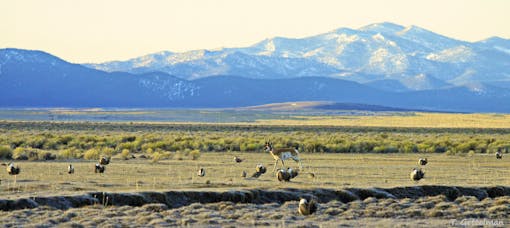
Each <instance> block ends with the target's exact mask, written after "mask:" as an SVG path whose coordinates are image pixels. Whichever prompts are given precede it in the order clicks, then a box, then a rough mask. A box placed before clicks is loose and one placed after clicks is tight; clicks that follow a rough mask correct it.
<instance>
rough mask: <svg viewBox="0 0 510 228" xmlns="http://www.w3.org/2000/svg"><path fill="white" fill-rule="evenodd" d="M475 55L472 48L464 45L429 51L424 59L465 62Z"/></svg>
mask: <svg viewBox="0 0 510 228" xmlns="http://www.w3.org/2000/svg"><path fill="white" fill-rule="evenodd" d="M474 56H475V54H474V52H473V50H472V49H471V48H469V47H466V46H464V45H461V46H458V47H454V48H449V49H446V50H442V51H440V52H438V53H430V54H429V55H427V57H426V59H428V60H432V61H438V62H449V63H452V62H460V63H465V62H468V61H471V60H472V58H473V57H474Z"/></svg>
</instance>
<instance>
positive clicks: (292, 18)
mask: <svg viewBox="0 0 510 228" xmlns="http://www.w3.org/2000/svg"><path fill="white" fill-rule="evenodd" d="M384 21H389V22H394V23H397V24H401V25H403V26H409V25H417V26H420V27H423V28H426V29H429V30H432V31H434V32H437V33H440V34H443V35H446V36H450V37H453V38H456V39H460V40H466V41H478V40H482V39H485V38H488V37H490V36H500V37H503V38H506V39H508V38H510V25H509V21H510V1H507V0H426V1H414V0H373V1H368V0H350V1H343V0H336V1H335V0H310V1H304V0H302V1H300V0H280V1H277V0H254V1H243V0H182V1H180V0H179V1H177V0H175V1H172V0H168V1H166V0H147V1H129V0H47V1H41V0H12V1H11V0H0V31H2V32H1V36H0V48H5V47H15V48H24V49H37V50H43V51H47V52H50V53H52V54H55V55H57V56H59V57H62V58H64V59H66V60H69V61H72V62H78V63H82V62H101V61H108V60H124V59H128V58H131V57H136V56H140V55H144V54H148V53H153V52H158V51H163V50H169V51H175V52H182V51H187V50H194V49H215V48H220V47H241V46H248V45H251V44H254V43H256V42H258V41H260V40H262V39H265V38H270V37H274V36H283V37H295V38H299V37H305V36H310V35H315V34H319V33H324V32H327V31H330V30H333V29H336V28H339V27H349V28H359V27H362V26H364V25H367V24H371V23H378V22H384Z"/></svg>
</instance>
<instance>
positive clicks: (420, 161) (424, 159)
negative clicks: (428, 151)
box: [418, 158, 429, 165]
mask: <svg viewBox="0 0 510 228" xmlns="http://www.w3.org/2000/svg"><path fill="white" fill-rule="evenodd" d="M428 162H429V161H428V160H427V158H420V159H419V160H418V163H419V164H420V165H426V164H427V163H428Z"/></svg>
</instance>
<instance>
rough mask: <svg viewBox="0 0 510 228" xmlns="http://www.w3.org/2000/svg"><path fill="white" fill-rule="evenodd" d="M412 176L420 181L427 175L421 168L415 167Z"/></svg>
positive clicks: (412, 178)
mask: <svg viewBox="0 0 510 228" xmlns="http://www.w3.org/2000/svg"><path fill="white" fill-rule="evenodd" d="M410 177H411V180H414V181H419V180H421V179H422V178H423V177H425V173H424V172H423V171H422V170H421V169H417V168H414V169H413V171H412V172H411V175H410Z"/></svg>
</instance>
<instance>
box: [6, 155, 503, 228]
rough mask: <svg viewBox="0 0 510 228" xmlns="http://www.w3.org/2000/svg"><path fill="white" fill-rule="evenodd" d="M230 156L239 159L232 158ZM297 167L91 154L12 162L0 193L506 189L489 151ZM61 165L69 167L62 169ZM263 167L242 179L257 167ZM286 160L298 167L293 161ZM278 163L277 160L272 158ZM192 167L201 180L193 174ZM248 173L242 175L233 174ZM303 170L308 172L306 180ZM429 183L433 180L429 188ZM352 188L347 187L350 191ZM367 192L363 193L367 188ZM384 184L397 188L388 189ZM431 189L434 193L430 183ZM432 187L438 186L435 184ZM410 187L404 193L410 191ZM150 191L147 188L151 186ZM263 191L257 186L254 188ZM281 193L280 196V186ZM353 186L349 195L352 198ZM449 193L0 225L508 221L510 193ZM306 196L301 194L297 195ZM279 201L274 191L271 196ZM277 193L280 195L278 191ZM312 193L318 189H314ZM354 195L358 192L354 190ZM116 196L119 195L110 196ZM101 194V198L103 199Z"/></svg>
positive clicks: (62, 212)
mask: <svg viewBox="0 0 510 228" xmlns="http://www.w3.org/2000/svg"><path fill="white" fill-rule="evenodd" d="M233 156H239V157H241V158H243V159H244V161H243V162H241V163H235V162H234V160H233ZM301 157H302V159H303V164H304V170H301V172H300V174H299V176H298V177H296V178H294V179H292V180H291V181H290V182H279V181H278V180H277V179H276V177H275V175H273V174H272V173H271V169H272V167H273V164H274V163H273V162H272V158H271V156H270V155H269V154H267V153H230V152H224V153H212V152H211V153H204V154H202V156H201V157H200V158H199V159H198V160H161V161H158V162H156V163H153V162H151V160H150V159H132V160H128V161H125V160H120V159H114V160H113V161H112V162H111V163H110V164H109V165H108V166H107V167H106V171H105V173H104V174H96V173H94V171H93V166H94V162H92V161H55V162H17V164H18V165H19V166H20V167H21V170H22V171H21V174H20V175H19V176H18V177H17V180H16V181H17V182H16V184H14V182H13V181H14V180H13V177H12V176H8V175H7V173H5V172H2V174H1V176H0V178H1V180H2V182H1V186H0V188H1V192H0V198H2V199H6V200H16V199H23V198H24V199H31V198H34V199H35V197H41V196H44V197H51V196H69V195H83V194H87V192H109V193H137V192H145V193H147V194H149V192H163V193H164V192H165V191H169V190H171V191H177V192H178V191H191V192H210V191H212V192H225V191H247V190H257V191H259V190H260V191H266V190H267V191H272V190H276V191H278V189H283V190H285V189H287V190H286V191H289V190H288V189H296V190H290V191H291V192H292V191H297V190H302V191H303V192H307V191H313V189H333V190H334V189H337V190H340V191H342V190H341V189H351V188H356V189H358V188H359V189H372V188H373V187H378V188H388V189H391V188H394V187H403V186H410V187H413V186H414V187H419V186H425V187H426V186H430V185H440V186H463V187H470V186H471V187H473V188H474V189H476V188H477V187H480V186H510V175H508V174H509V170H508V169H507V167H509V165H510V160H509V159H507V158H506V157H505V158H504V159H501V160H496V159H495V157H494V156H492V155H472V156H447V155H444V154H319V153H315V154H302V155H301ZM419 157H427V158H428V160H429V164H427V165H426V166H424V167H422V168H423V170H424V171H425V178H424V179H422V180H420V181H419V182H415V181H411V180H410V178H409V173H410V171H411V169H412V168H414V167H419V165H418V158H419ZM69 163H72V164H73V165H74V166H75V173H74V174H67V172H66V167H67V165H68V164H69ZM259 163H261V164H264V165H265V166H266V167H267V168H268V172H267V173H266V174H263V175H262V176H261V177H259V178H251V177H250V176H251V174H252V173H254V172H255V166H256V165H257V164H259ZM286 165H288V166H291V167H297V164H296V163H295V162H293V161H288V162H287V163H286ZM279 166H280V164H279ZM199 167H203V168H204V169H205V170H206V175H205V176H204V177H199V176H197V175H196V171H197V170H198V168H199ZM243 170H244V171H246V172H247V173H248V177H247V178H243V177H241V173H242V171H243ZM310 173H313V174H314V177H311V175H310ZM431 188H435V187H431ZM351 191H352V190H351ZM367 191H368V190H367ZM392 191H397V192H398V191H399V190H398V189H397V190H392ZM432 191H436V190H432ZM438 191H439V190H438ZM411 192H412V191H411ZM154 194H155V193H154ZM260 194H262V193H260ZM287 194H288V193H287ZM359 194H360V193H358V195H359ZM448 194H449V193H448V192H442V194H441V192H439V195H436V196H426V197H416V198H407V197H404V198H391V197H389V198H388V197H384V196H382V197H379V196H376V197H369V196H364V197H363V198H360V199H359V200H354V201H347V202H342V201H339V200H325V199H324V202H322V203H320V204H319V210H318V212H317V213H316V214H314V215H312V216H301V215H299V214H298V213H297V203H298V201H297V200H296V201H294V200H290V201H282V202H273V203H267V202H266V203H262V204H260V203H255V204H254V203H236V202H229V201H223V200H220V201H219V202H214V203H191V204H189V205H183V206H180V207H175V208H173V207H170V205H166V204H161V203H152V204H143V206H129V205H124V206H122V205H108V203H104V204H103V203H100V202H99V203H98V202H95V203H91V204H90V205H89V206H84V207H79V208H69V209H62V208H54V207H49V206H38V207H36V208H32V209H22V210H14V211H8V212H5V213H2V216H0V223H2V224H4V225H5V226H7V227H9V226H20V225H34V226H56V225H64V226H85V227H90V226H92V227H94V226H118V225H128V226H154V227H158V226H175V225H178V226H187V225H193V226H213V227H216V226H273V227H287V226H322V227H324V226H325V227H329V226H373V227H380V226H385V227H394V226H413V227H414V226H422V227H430V226H450V225H452V224H454V225H458V226H460V225H462V224H466V223H468V222H472V223H474V222H496V223H498V224H499V225H501V224H508V223H509V220H508V213H510V197H509V196H504V197H497V198H483V199H478V198H477V197H475V196H461V197H457V198H455V199H447V197H448ZM303 195H306V194H303ZM276 197H277V198H278V196H276ZM282 197H283V196H282ZM319 197H320V195H319ZM360 197H361V196H360ZM116 200H118V201H122V199H119V197H117V198H116ZM103 201H104V196H103Z"/></svg>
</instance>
